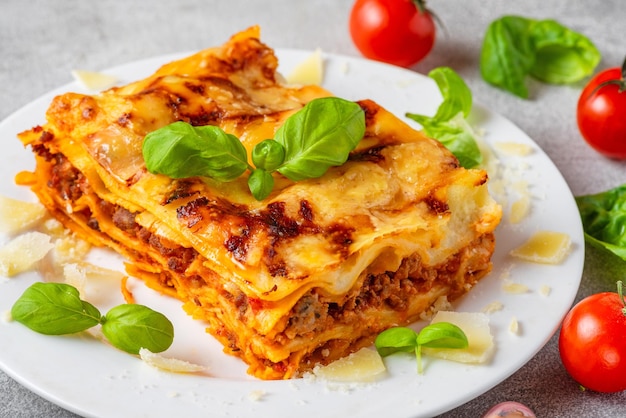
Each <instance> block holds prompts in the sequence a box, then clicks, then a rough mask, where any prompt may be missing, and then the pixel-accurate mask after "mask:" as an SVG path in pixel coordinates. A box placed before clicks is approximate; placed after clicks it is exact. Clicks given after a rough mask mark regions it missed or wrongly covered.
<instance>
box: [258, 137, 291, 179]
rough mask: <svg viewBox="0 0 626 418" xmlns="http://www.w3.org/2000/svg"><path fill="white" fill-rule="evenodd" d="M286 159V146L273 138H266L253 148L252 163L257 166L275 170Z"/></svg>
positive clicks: (266, 169)
mask: <svg viewBox="0 0 626 418" xmlns="http://www.w3.org/2000/svg"><path fill="white" fill-rule="evenodd" d="M283 161H285V148H284V147H283V146H282V145H281V144H280V143H279V142H277V141H274V140H273V139H265V140H263V141H261V142H259V143H258V144H256V145H255V146H254V148H253V149H252V163H253V164H254V166H255V167H256V168H262V169H263V170H265V171H270V172H271V171H274V170H276V169H277V168H278V167H279V166H280V165H281V164H282V163H283Z"/></svg>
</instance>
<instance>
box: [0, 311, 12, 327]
mask: <svg viewBox="0 0 626 418" xmlns="http://www.w3.org/2000/svg"><path fill="white" fill-rule="evenodd" d="M0 320H1V321H2V322H4V323H5V324H8V323H9V322H11V321H13V316H12V315H11V311H2V314H1V315H0Z"/></svg>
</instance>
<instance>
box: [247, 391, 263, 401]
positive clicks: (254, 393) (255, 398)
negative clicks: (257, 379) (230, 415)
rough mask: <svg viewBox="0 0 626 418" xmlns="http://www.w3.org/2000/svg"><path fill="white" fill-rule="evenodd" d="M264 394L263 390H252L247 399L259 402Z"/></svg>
mask: <svg viewBox="0 0 626 418" xmlns="http://www.w3.org/2000/svg"><path fill="white" fill-rule="evenodd" d="M265 395H266V393H265V391H264V390H260V389H258V390H253V391H252V392H250V393H249V394H248V399H250V400H251V401H253V402H260V401H262V400H263V398H264V397H265Z"/></svg>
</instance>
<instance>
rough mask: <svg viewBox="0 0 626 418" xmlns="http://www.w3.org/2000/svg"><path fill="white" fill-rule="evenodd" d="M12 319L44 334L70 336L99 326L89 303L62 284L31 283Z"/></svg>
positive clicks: (93, 309)
mask: <svg viewBox="0 0 626 418" xmlns="http://www.w3.org/2000/svg"><path fill="white" fill-rule="evenodd" d="M11 316H12V317H13V319H15V320H16V321H18V322H20V323H22V324H24V325H26V326H27V327H28V328H30V329H32V330H33V331H36V332H39V333H41V334H47V335H63V334H73V333H76V332H80V331H84V330H86V329H89V328H91V327H93V326H95V325H97V324H99V323H100V319H101V315H100V312H99V311H98V309H97V308H96V307H95V306H93V305H92V304H90V303H88V302H85V301H83V300H81V299H80V294H79V292H78V290H77V289H76V288H75V287H73V286H70V285H67V284H64V283H39V282H38V283H34V284H33V285H31V286H30V287H28V288H27V289H26V290H25V291H24V293H23V294H22V296H20V298H19V299H18V300H17V301H16V302H15V304H14V305H13V307H12V308H11Z"/></svg>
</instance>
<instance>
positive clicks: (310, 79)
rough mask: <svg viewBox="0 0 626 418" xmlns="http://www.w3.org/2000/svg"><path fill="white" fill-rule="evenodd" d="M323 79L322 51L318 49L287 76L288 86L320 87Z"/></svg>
mask: <svg viewBox="0 0 626 418" xmlns="http://www.w3.org/2000/svg"><path fill="white" fill-rule="evenodd" d="M323 79H324V63H323V60H322V51H321V50H320V49H319V48H318V49H316V50H315V51H314V52H313V53H312V54H311V55H309V56H308V57H307V58H306V59H305V60H304V61H302V62H301V63H300V64H298V65H297V66H296V67H295V68H294V69H293V71H292V72H291V73H290V74H289V75H288V76H287V83H288V84H302V85H310V84H314V85H317V86H319V85H321V84H322V81H323Z"/></svg>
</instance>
